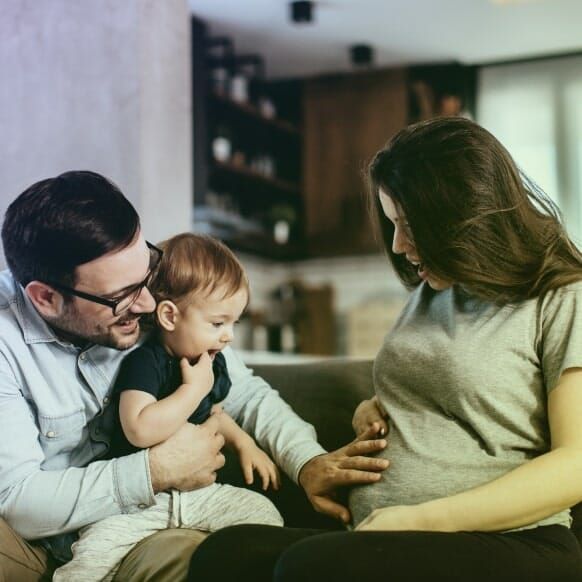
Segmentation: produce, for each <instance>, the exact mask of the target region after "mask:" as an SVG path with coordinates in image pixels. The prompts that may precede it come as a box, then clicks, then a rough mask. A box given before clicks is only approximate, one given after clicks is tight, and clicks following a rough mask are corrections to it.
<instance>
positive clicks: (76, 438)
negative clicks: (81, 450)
mask: <svg viewBox="0 0 582 582" xmlns="http://www.w3.org/2000/svg"><path fill="white" fill-rule="evenodd" d="M38 424H39V431H40V436H39V438H40V443H41V445H42V448H43V450H44V453H45V456H46V459H47V461H49V462H50V459H51V457H52V456H54V455H58V454H61V453H68V452H70V451H72V450H73V449H75V448H76V447H77V446H79V444H80V443H81V442H82V440H83V432H84V430H85V425H86V421H85V412H84V411H83V410H78V411H76V412H73V413H72V414H66V415H63V416H45V415H39V416H38Z"/></svg>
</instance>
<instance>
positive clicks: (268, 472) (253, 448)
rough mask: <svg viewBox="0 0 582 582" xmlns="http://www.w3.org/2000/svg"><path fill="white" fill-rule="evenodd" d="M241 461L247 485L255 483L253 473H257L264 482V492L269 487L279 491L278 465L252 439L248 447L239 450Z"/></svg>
mask: <svg viewBox="0 0 582 582" xmlns="http://www.w3.org/2000/svg"><path fill="white" fill-rule="evenodd" d="M239 460H240V464H241V467H242V470H243V475H244V478H245V483H246V484H247V485H250V484H251V483H252V482H253V472H254V471H256V472H257V473H258V474H259V477H260V478H261V480H262V482H263V491H266V490H267V489H268V488H269V485H271V487H273V489H274V490H275V491H277V490H278V489H279V487H280V484H281V477H280V475H279V470H278V469H277V465H275V463H273V461H271V459H270V458H269V455H267V453H265V452H264V451H262V450H261V449H260V448H259V447H258V446H257V445H256V444H255V442H254V441H253V440H252V439H251V440H250V442H249V443H248V444H247V445H245V446H243V447H240V448H239Z"/></svg>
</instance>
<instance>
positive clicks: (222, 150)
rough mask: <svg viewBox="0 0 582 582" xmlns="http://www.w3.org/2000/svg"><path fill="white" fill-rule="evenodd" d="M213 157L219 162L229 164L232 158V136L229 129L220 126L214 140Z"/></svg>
mask: <svg viewBox="0 0 582 582" xmlns="http://www.w3.org/2000/svg"><path fill="white" fill-rule="evenodd" d="M212 155H213V156H214V159H215V160H216V161H218V162H228V161H229V160H230V158H231V156H232V136H231V133H230V131H229V130H228V128H226V127H224V126H219V127H218V128H217V129H216V135H215V136H214V139H213V140H212Z"/></svg>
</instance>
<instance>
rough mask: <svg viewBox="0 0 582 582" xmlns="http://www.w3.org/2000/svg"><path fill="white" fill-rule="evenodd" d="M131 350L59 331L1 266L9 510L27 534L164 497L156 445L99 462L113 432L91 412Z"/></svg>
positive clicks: (3, 501) (2, 492) (4, 500)
mask: <svg viewBox="0 0 582 582" xmlns="http://www.w3.org/2000/svg"><path fill="white" fill-rule="evenodd" d="M123 356H124V352H120V351H118V350H115V349H112V348H105V347H103V346H92V347H90V348H88V349H85V350H80V349H79V348H77V347H76V346H74V345H72V344H69V343H65V342H63V341H61V340H59V339H58V338H57V337H56V336H55V334H54V332H53V331H52V330H51V328H50V327H49V326H48V325H47V324H46V322H45V321H44V320H43V319H42V318H41V317H40V315H39V314H38V312H37V311H36V309H35V308H34V306H33V305H32V303H31V302H30V300H29V299H28V297H27V296H26V294H25V293H24V292H23V290H22V287H21V286H20V285H18V284H16V283H15V281H14V279H13V278H12V276H11V274H10V273H9V272H8V271H3V272H1V273H0V427H2V428H1V429H0V435H1V438H0V514H1V515H2V517H3V518H5V519H6V520H7V521H8V522H9V523H10V524H11V525H12V527H13V528H14V529H15V530H16V531H17V532H18V533H20V534H21V535H22V536H23V537H25V538H27V539H36V538H43V537H46V536H52V535H54V534H57V533H62V532H66V531H72V530H76V529H78V528H79V527H81V526H83V525H85V524H87V523H90V522H93V521H95V520H97V519H102V518H104V517H107V516H109V515H114V514H118V513H125V512H129V511H132V510H136V508H138V507H139V506H142V507H145V506H149V505H151V504H153V503H154V492H153V489H152V486H151V483H150V478H149V464H148V458H147V451H145V450H144V451H140V452H138V453H135V454H133V455H129V456H127V457H124V458H121V459H114V460H110V461H96V462H93V463H91V461H92V460H93V459H94V458H95V457H97V456H99V454H101V453H103V452H104V450H105V449H106V445H105V444H104V442H103V440H104V437H105V438H107V435H100V434H98V432H99V428H98V426H97V424H98V423H93V425H91V424H90V422H91V420H93V419H95V418H96V417H97V415H99V414H100V413H101V412H102V411H103V408H104V406H106V405H107V403H108V394H109V391H110V389H111V387H112V383H113V380H114V377H115V374H116V372H117V369H118V367H119V364H120V362H121V359H122V358H123ZM89 463H90V464H89Z"/></svg>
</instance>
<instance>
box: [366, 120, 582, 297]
mask: <svg viewBox="0 0 582 582" xmlns="http://www.w3.org/2000/svg"><path fill="white" fill-rule="evenodd" d="M368 177H369V182H370V200H371V208H372V211H373V213H374V214H375V216H376V220H377V225H378V227H379V230H380V233H381V236H382V238H383V241H384V245H385V248H386V252H387V254H388V256H389V258H390V260H391V262H392V264H393V266H394V269H395V271H396V273H397V274H398V276H399V277H400V279H401V280H402V282H403V283H404V284H405V286H406V287H408V288H413V287H415V286H417V285H418V284H419V283H420V278H419V276H418V273H417V268H416V267H414V266H413V265H411V264H410V263H409V262H408V261H407V260H406V258H405V257H404V256H403V255H397V254H394V253H393V251H392V240H393V236H394V225H393V224H392V222H391V221H390V220H388V219H387V218H386V217H385V216H384V213H383V211H382V208H381V206H380V203H379V200H378V191H379V190H382V191H383V192H385V193H386V194H387V195H388V196H390V197H391V198H392V200H393V202H394V203H395V205H396V206H397V207H399V208H400V209H401V211H402V213H403V214H404V217H405V218H406V221H407V222H408V224H409V226H410V230H411V233H412V235H413V238H414V244H415V246H416V250H417V253H418V255H419V256H420V258H421V260H422V261H423V263H425V264H426V266H427V267H428V268H429V270H430V271H431V272H432V273H434V274H435V275H436V276H438V277H440V278H443V279H446V280H450V281H453V282H455V283H458V284H460V285H462V286H463V287H464V288H466V289H467V291H469V292H470V293H472V294H474V295H476V296H477V297H481V298H482V299H485V300H488V301H493V302H495V303H500V304H506V303H514V302H518V301H522V300H524V299H528V298H532V297H537V296H543V295H544V294H545V293H546V292H547V291H549V290H551V289H555V288H557V287H561V286H562V285H566V284H568V283H572V282H574V281H578V280H580V279H582V254H581V253H580V251H579V250H578V248H577V247H576V245H575V244H574V243H573V242H572V241H571V240H570V238H569V237H568V235H567V233H566V231H565V229H564V227H563V225H562V221H561V216H560V212H559V210H558V208H557V207H556V205H555V204H554V203H553V202H552V201H551V200H550V199H549V198H548V197H547V196H546V195H545V194H544V193H543V192H542V191H541V190H540V189H539V188H538V187H537V186H536V185H535V184H534V183H533V182H531V181H530V180H528V179H527V177H525V176H524V175H523V174H522V173H521V172H520V171H519V169H518V168H517V166H516V164H515V162H514V161H513V159H512V158H511V156H510V155H509V153H508V151H507V150H506V149H505V148H504V147H503V146H502V145H501V143H499V141H498V140H497V139H496V138H495V137H493V135H491V134H490V133H489V132H488V131H486V130H485V129H483V128H482V127H480V126H479V125H477V124H476V123H474V122H472V121H469V120H467V119H463V118H460V117H442V118H436V119H432V120H429V121H424V122H421V123H417V124H415V125H411V126H409V127H407V128H405V129H403V130H401V131H400V132H399V133H398V134H396V135H395V136H394V137H393V138H392V139H391V140H390V141H389V142H388V144H387V146H386V147H385V148H384V149H382V150H381V151H380V152H378V153H377V154H376V156H375V157H374V159H373V160H372V162H371V163H370V166H369V169H368Z"/></svg>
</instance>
